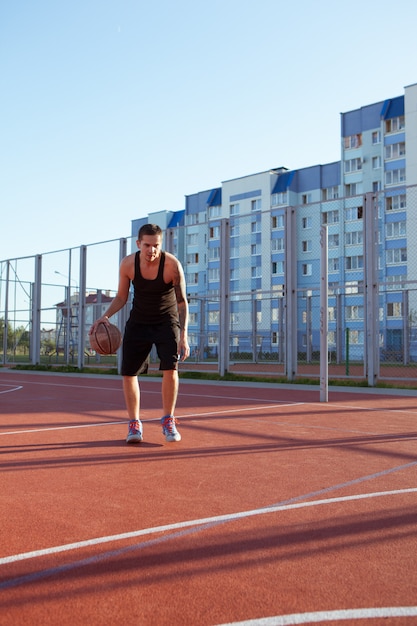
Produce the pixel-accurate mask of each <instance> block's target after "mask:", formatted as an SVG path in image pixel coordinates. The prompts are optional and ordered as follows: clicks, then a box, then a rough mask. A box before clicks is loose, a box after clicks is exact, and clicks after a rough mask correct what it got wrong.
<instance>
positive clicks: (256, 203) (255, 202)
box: [250, 198, 262, 211]
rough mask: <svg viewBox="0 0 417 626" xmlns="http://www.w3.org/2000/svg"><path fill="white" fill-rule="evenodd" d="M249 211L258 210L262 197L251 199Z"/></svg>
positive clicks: (260, 206)
mask: <svg viewBox="0 0 417 626" xmlns="http://www.w3.org/2000/svg"><path fill="white" fill-rule="evenodd" d="M250 208H251V211H260V210H261V208H262V199H261V198H257V200H252V201H251V203H250Z"/></svg>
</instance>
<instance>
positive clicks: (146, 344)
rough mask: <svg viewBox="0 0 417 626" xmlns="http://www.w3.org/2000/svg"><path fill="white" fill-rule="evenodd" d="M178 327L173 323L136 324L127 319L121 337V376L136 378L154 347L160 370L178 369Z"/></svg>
mask: <svg viewBox="0 0 417 626" xmlns="http://www.w3.org/2000/svg"><path fill="white" fill-rule="evenodd" d="M179 339H180V326H179V324H178V323H176V322H175V321H168V322H165V323H162V324H138V323H137V322H135V321H133V320H132V319H129V320H128V321H127V324H126V328H125V332H124V337H123V358H122V376H137V375H138V374H139V372H140V371H141V370H142V368H143V366H144V365H145V364H146V361H147V359H148V356H149V354H150V351H151V349H152V346H153V345H155V347H156V351H157V353H158V358H159V360H160V363H159V369H160V370H176V369H177V367H178V342H179Z"/></svg>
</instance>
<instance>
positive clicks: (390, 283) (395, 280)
mask: <svg viewBox="0 0 417 626" xmlns="http://www.w3.org/2000/svg"><path fill="white" fill-rule="evenodd" d="M385 280H386V281H387V289H389V290H390V291H399V290H400V289H403V288H404V286H405V283H406V281H407V276H406V275H405V274H398V275H397V276H387V277H386V279H385Z"/></svg>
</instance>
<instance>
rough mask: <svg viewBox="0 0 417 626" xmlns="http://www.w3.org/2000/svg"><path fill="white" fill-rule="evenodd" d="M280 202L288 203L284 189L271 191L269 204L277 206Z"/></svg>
mask: <svg viewBox="0 0 417 626" xmlns="http://www.w3.org/2000/svg"><path fill="white" fill-rule="evenodd" d="M281 204H288V194H287V192H286V191H283V192H281V193H273V194H272V195H271V206H279V205H281Z"/></svg>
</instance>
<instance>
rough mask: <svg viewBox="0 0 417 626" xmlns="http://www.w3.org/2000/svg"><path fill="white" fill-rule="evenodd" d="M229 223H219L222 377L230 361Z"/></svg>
mask: <svg viewBox="0 0 417 626" xmlns="http://www.w3.org/2000/svg"><path fill="white" fill-rule="evenodd" d="M229 292H230V222H229V220H228V219H223V220H221V222H220V332H219V374H220V376H224V375H225V373H226V372H227V371H228V369H229V360H230V297H229Z"/></svg>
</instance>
